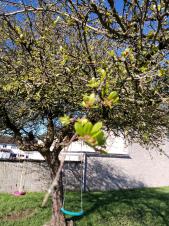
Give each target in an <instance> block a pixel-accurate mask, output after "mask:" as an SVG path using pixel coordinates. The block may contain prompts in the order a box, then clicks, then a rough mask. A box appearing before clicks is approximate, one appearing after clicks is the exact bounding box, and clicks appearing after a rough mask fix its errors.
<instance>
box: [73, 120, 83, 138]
mask: <svg viewBox="0 0 169 226" xmlns="http://www.w3.org/2000/svg"><path fill="white" fill-rule="evenodd" d="M74 128H75V131H76V133H77V134H78V135H79V136H83V135H84V130H83V125H82V123H80V122H75V125H74Z"/></svg>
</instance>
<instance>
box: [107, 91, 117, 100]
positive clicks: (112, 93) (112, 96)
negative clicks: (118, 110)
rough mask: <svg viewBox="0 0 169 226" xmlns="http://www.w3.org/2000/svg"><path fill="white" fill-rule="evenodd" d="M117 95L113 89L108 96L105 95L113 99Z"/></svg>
mask: <svg viewBox="0 0 169 226" xmlns="http://www.w3.org/2000/svg"><path fill="white" fill-rule="evenodd" d="M117 96H118V93H117V92H116V91H113V92H111V93H110V94H109V96H108V97H107V99H108V100H112V99H115V98H117Z"/></svg>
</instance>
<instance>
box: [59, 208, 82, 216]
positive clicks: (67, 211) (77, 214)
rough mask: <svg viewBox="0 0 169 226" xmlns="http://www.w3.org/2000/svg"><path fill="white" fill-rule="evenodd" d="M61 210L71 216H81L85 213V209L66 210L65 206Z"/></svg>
mask: <svg viewBox="0 0 169 226" xmlns="http://www.w3.org/2000/svg"><path fill="white" fill-rule="evenodd" d="M60 210H61V212H62V213H63V214H66V215H69V216H72V217H81V216H83V215H84V211H83V210H81V211H79V212H73V211H69V210H65V209H64V208H63V207H62V208H61V209H60Z"/></svg>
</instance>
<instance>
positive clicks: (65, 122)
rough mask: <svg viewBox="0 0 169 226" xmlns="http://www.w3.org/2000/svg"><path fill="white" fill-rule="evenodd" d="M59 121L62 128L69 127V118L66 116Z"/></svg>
mask: <svg viewBox="0 0 169 226" xmlns="http://www.w3.org/2000/svg"><path fill="white" fill-rule="evenodd" d="M59 119H60V121H61V123H62V124H63V125H64V126H67V125H69V124H70V122H71V120H70V117H69V116H68V115H64V116H63V117H60V118H59Z"/></svg>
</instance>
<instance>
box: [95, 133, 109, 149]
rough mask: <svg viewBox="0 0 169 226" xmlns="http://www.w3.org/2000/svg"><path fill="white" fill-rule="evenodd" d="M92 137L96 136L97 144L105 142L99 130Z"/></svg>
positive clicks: (100, 144)
mask: <svg viewBox="0 0 169 226" xmlns="http://www.w3.org/2000/svg"><path fill="white" fill-rule="evenodd" d="M93 137H94V138H96V140H97V145H98V146H102V145H104V144H105V142H106V139H105V136H104V133H103V131H99V132H98V133H97V134H96V135H93Z"/></svg>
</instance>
